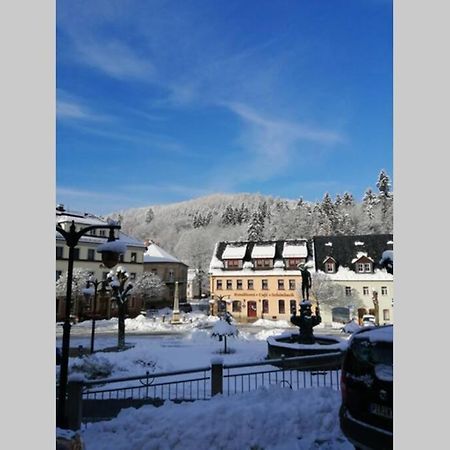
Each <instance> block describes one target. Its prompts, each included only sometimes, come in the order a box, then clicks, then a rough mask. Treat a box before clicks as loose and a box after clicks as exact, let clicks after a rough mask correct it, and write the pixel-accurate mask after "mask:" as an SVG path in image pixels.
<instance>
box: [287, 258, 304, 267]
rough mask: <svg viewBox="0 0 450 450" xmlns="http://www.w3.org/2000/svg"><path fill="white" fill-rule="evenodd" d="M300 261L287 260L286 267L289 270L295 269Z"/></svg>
mask: <svg viewBox="0 0 450 450" xmlns="http://www.w3.org/2000/svg"><path fill="white" fill-rule="evenodd" d="M300 261H301V260H300V259H299V258H289V259H288V260H287V262H288V264H287V265H288V267H289V268H290V269H296V268H297V266H298V265H299V264H300Z"/></svg>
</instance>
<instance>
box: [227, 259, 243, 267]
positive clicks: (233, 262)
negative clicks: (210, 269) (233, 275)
mask: <svg viewBox="0 0 450 450" xmlns="http://www.w3.org/2000/svg"><path fill="white" fill-rule="evenodd" d="M239 262H240V260H239V259H229V260H228V261H226V264H227V268H228V269H239V268H240V264H239Z"/></svg>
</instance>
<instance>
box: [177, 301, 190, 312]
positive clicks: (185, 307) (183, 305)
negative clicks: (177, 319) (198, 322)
mask: <svg viewBox="0 0 450 450" xmlns="http://www.w3.org/2000/svg"><path fill="white" fill-rule="evenodd" d="M180 311H183V312H185V313H189V312H192V305H191V304H190V303H180Z"/></svg>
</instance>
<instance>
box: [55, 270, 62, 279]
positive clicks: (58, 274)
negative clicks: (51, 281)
mask: <svg viewBox="0 0 450 450" xmlns="http://www.w3.org/2000/svg"><path fill="white" fill-rule="evenodd" d="M61 275H62V270H57V271H56V281H58V279H59V277H60V276H61Z"/></svg>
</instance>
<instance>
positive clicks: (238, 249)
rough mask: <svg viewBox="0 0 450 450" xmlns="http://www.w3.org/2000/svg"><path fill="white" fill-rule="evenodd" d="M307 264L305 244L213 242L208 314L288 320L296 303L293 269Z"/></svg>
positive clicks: (296, 271) (303, 241) (308, 255)
mask: <svg viewBox="0 0 450 450" xmlns="http://www.w3.org/2000/svg"><path fill="white" fill-rule="evenodd" d="M311 259H312V254H311V252H310V250H309V246H308V242H307V240H306V239H296V240H279V241H264V242H252V241H244V242H219V243H217V244H216V246H215V249H214V254H213V257H212V260H211V263H210V269H209V275H210V292H211V301H210V303H211V311H210V312H211V314H218V313H220V312H224V311H227V312H229V313H231V314H232V315H233V317H234V318H235V319H236V320H238V321H242V322H250V321H255V320H257V319H272V320H289V318H290V317H291V314H292V311H293V310H294V309H295V310H296V311H298V308H299V302H300V294H299V288H300V286H301V278H302V277H301V273H300V270H299V268H298V265H299V264H303V263H306V262H308V261H310V260H311Z"/></svg>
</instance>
